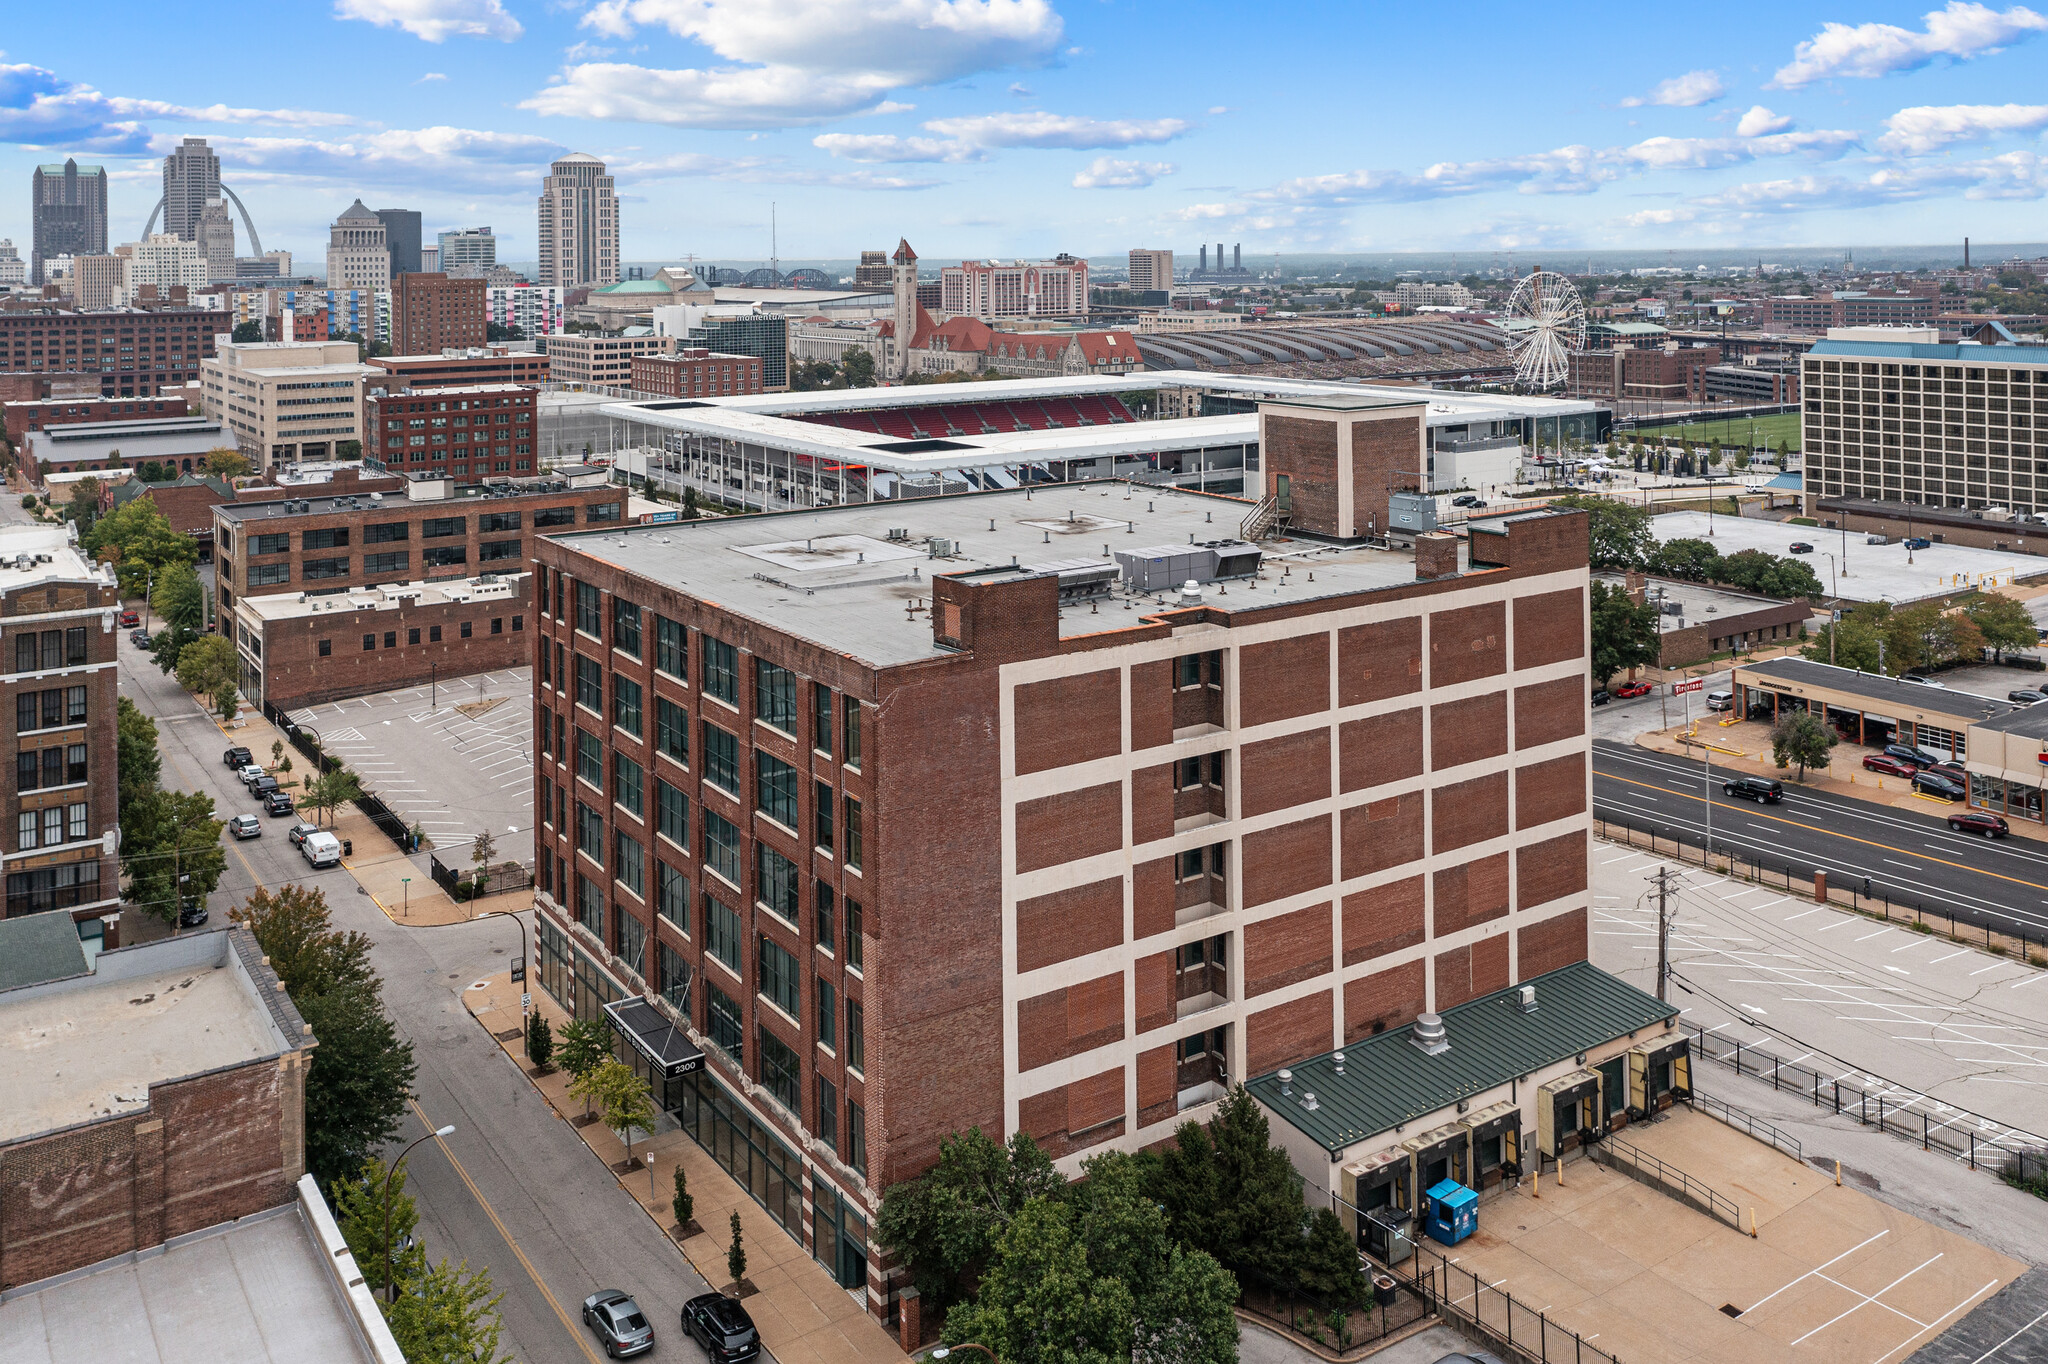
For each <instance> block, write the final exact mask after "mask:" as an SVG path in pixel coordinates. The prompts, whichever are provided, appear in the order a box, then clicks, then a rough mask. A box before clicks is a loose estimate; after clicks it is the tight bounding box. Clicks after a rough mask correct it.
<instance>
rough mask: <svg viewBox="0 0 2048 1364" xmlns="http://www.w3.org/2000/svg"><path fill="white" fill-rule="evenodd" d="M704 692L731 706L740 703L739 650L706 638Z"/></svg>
mask: <svg viewBox="0 0 2048 1364" xmlns="http://www.w3.org/2000/svg"><path fill="white" fill-rule="evenodd" d="M704 690H705V692H706V693H707V694H709V695H712V696H715V697H717V698H718V699H719V700H721V701H724V702H727V703H728V704H730V705H735V706H736V705H738V704H739V703H740V676H739V650H737V649H735V648H733V646H732V645H730V644H727V643H726V642H725V641H724V640H720V639H713V638H712V637H711V636H709V635H706V636H704Z"/></svg>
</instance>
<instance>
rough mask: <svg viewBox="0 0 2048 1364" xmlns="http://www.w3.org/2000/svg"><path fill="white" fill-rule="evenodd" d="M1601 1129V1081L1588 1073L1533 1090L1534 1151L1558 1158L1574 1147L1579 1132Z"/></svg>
mask: <svg viewBox="0 0 2048 1364" xmlns="http://www.w3.org/2000/svg"><path fill="white" fill-rule="evenodd" d="M1581 1128H1591V1129H1593V1130H1594V1131H1598V1130H1599V1128H1600V1077H1599V1076H1598V1075H1596V1074H1594V1073H1593V1072H1592V1071H1590V1070H1575V1071H1573V1072H1572V1073H1571V1074H1569V1075H1561V1076H1559V1077H1558V1078H1557V1079H1555V1080H1552V1081H1551V1082H1550V1083H1549V1084H1547V1085H1541V1086H1539V1087H1538V1088H1537V1090H1536V1149H1537V1150H1538V1151H1540V1152H1542V1153H1543V1154H1544V1155H1546V1156H1553V1157H1555V1156H1557V1155H1559V1154H1561V1153H1562V1152H1564V1151H1565V1150H1566V1149H1568V1148H1569V1147H1571V1146H1573V1145H1576V1144H1577V1142H1578V1138H1579V1129H1581Z"/></svg>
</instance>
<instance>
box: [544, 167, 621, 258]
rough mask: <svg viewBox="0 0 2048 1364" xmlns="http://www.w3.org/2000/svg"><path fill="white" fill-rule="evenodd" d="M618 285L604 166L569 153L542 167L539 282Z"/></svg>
mask: <svg viewBox="0 0 2048 1364" xmlns="http://www.w3.org/2000/svg"><path fill="white" fill-rule="evenodd" d="M618 282H619V200H618V196H617V194H616V193H614V191H613V185H612V177H611V176H609V175H606V174H605V170H604V162H602V161H600V160H598V159H597V158H596V157H594V156H588V155H585V154H584V153H582V152H573V153H571V154H570V155H568V156H565V157H563V158H562V159H561V160H559V161H557V162H555V163H554V164H553V165H551V166H549V167H548V175H547V178H546V179H545V180H543V181H542V182H541V190H540V283H542V284H552V285H556V286H559V287H561V288H564V289H566V288H571V287H573V286H575V285H579V284H588V285H605V284H617V283H618Z"/></svg>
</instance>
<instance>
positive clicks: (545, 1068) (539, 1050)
mask: <svg viewBox="0 0 2048 1364" xmlns="http://www.w3.org/2000/svg"><path fill="white" fill-rule="evenodd" d="M526 1059H527V1060H529V1061H531V1062H533V1068H534V1069H535V1070H537V1071H539V1072H540V1073H541V1074H543V1075H545V1074H547V1073H548V1072H549V1071H551V1070H553V1069H554V1068H555V1066H554V1061H555V1031H554V1029H553V1028H551V1027H549V1026H548V1016H547V1015H546V1014H544V1013H540V1012H537V1011H536V1012H535V1013H533V1014H532V1015H531V1016H530V1021H529V1022H528V1023H527V1027H526Z"/></svg>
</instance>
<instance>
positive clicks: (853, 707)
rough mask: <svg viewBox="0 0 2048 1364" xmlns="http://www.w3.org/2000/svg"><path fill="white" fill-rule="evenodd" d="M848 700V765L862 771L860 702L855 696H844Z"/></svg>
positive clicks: (846, 711) (846, 710)
mask: <svg viewBox="0 0 2048 1364" xmlns="http://www.w3.org/2000/svg"><path fill="white" fill-rule="evenodd" d="M843 699H844V700H845V702H846V708H845V712H844V714H845V718H846V726H845V728H846V765H847V766H848V767H850V768H852V769H853V770H854V771H856V772H858V771H860V702H859V701H857V700H855V699H854V698H853V697H851V696H848V697H845V698H843Z"/></svg>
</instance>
